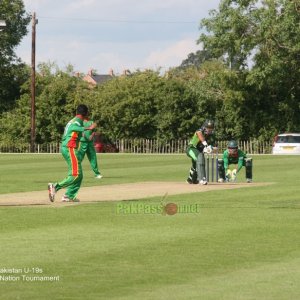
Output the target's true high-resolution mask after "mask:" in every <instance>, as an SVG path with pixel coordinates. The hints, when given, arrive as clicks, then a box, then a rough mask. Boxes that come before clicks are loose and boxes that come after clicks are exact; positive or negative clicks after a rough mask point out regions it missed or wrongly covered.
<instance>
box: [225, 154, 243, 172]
mask: <svg viewBox="0 0 300 300" xmlns="http://www.w3.org/2000/svg"><path fill="white" fill-rule="evenodd" d="M244 158H246V154H245V153H244V152H243V151H242V150H240V149H238V151H237V152H236V153H235V154H229V151H228V149H227V150H225V151H224V153H223V161H224V168H225V170H227V169H228V167H229V165H234V164H237V165H238V167H237V171H239V170H240V169H241V168H242V167H243V164H244Z"/></svg>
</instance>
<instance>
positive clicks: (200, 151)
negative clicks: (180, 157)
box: [186, 120, 215, 185]
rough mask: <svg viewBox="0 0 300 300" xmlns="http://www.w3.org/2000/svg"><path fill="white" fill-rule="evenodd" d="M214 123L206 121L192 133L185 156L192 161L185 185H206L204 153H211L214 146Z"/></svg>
mask: <svg viewBox="0 0 300 300" xmlns="http://www.w3.org/2000/svg"><path fill="white" fill-rule="evenodd" d="M214 127H215V126H214V121H212V120H206V121H205V122H204V124H203V125H202V127H201V128H200V129H198V130H196V132H195V133H194V135H193V137H192V139H191V140H190V142H189V145H188V147H187V149H186V154H187V156H188V157H190V158H191V159H192V167H191V169H190V172H189V177H188V178H187V180H186V181H187V183H189V184H198V183H200V184H201V185H207V179H206V171H205V157H204V153H211V152H212V150H213V145H214V144H215V134H214Z"/></svg>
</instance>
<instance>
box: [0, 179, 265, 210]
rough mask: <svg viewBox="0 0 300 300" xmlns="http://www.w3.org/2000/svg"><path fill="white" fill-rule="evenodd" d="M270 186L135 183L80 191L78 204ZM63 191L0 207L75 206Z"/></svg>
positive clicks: (4, 197)
mask: <svg viewBox="0 0 300 300" xmlns="http://www.w3.org/2000/svg"><path fill="white" fill-rule="evenodd" d="M269 184H271V183H214V182H212V183H209V184H208V185H205V186H203V185H199V184H195V185H194V184H187V183H185V182H138V183H124V184H114V185H103V186H101V185H99V186H93V187H82V188H81V189H80V191H79V194H78V198H79V199H80V203H89V202H101V201H123V200H136V199H144V198H150V197H156V196H161V197H163V196H164V195H166V194H167V195H178V194H189V193H200V192H208V191H213V190H228V189H238V188H250V187H258V186H264V185H269ZM64 192H65V190H60V191H58V192H57V193H56V195H55V202H53V203H52V202H50V201H49V199H48V191H47V189H45V190H44V191H33V192H22V193H13V194H1V195H0V206H23V205H24V206H27V205H47V206H58V205H74V204H78V203H66V202H61V197H62V195H63V193H64Z"/></svg>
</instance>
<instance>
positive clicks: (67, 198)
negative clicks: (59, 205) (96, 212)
mask: <svg viewBox="0 0 300 300" xmlns="http://www.w3.org/2000/svg"><path fill="white" fill-rule="evenodd" d="M61 201H62V202H80V200H79V199H78V198H76V197H75V198H73V199H70V198H69V197H68V196H67V195H63V196H62V198H61Z"/></svg>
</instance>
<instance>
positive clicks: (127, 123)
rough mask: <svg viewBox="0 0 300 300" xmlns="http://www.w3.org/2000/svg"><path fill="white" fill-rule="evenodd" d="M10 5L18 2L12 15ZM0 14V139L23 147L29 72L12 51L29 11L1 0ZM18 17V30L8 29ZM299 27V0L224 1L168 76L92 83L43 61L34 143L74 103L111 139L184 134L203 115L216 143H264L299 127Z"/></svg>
mask: <svg viewBox="0 0 300 300" xmlns="http://www.w3.org/2000/svg"><path fill="white" fill-rule="evenodd" d="M13 4H18V5H19V6H18V5H14V9H16V10H17V11H15V13H14V14H12V16H11V17H10V19H9V18H8V11H10V9H11V7H10V5H13ZM1 18H6V19H7V20H8V22H7V23H8V27H9V29H8V30H7V31H5V35H4V36H3V32H0V51H1V54H2V53H4V52H3V51H6V48H5V47H4V46H3V44H2V41H3V39H5V38H6V45H7V44H9V45H10V46H11V47H10V48H9V47H8V48H9V49H10V52H9V53H6V52H5V53H6V54H5V55H4V58H5V59H3V58H1V60H0V69H1V72H2V74H6V75H5V76H1V78H0V86H1V93H0V101H1V105H0V113H1V120H0V128H1V135H0V143H2V144H16V143H28V142H29V141H30V73H29V71H30V70H29V67H28V66H26V65H25V64H23V63H22V62H20V61H19V60H18V59H17V58H16V57H15V55H14V54H13V48H14V47H15V45H16V44H18V43H19V41H20V39H21V37H22V36H23V35H24V34H26V28H27V27H26V26H27V25H28V22H29V17H28V15H27V14H26V12H25V11H24V6H23V2H22V1H21V0H13V1H8V0H7V1H6V0H3V1H2V2H1V3H0V19H1ZM14 18H15V19H14ZM19 19H20V20H21V22H20V23H19V25H18V26H19V27H18V28H16V27H14V26H13V25H11V24H14V22H18V20H19ZM299 24H300V4H299V1H291V0H276V1H275V0H274V1H273V0H269V1H265V2H263V3H261V1H257V0H236V1H234V0H222V1H220V5H219V8H218V9H216V10H213V11H211V12H210V15H209V17H208V18H205V19H203V20H201V32H202V33H201V35H200V36H199V40H198V43H199V44H201V47H202V48H203V50H199V51H197V52H196V53H191V54H189V55H188V57H187V58H186V59H185V60H184V61H183V62H182V63H181V65H180V66H178V67H175V68H171V69H169V70H168V71H167V72H166V73H164V74H161V72H160V70H159V69H158V70H145V71H141V70H136V71H133V72H131V73H130V75H127V76H116V77H113V78H112V79H111V80H109V81H107V82H105V83H103V84H101V85H98V86H96V87H94V88H91V86H89V85H88V84H87V83H86V82H84V81H83V80H82V78H81V77H76V76H74V70H73V68H72V66H68V67H66V68H65V69H64V70H61V69H60V68H58V67H57V66H56V65H55V64H54V63H47V64H46V63H40V64H39V66H38V71H37V77H36V142H37V143H48V142H59V141H60V139H61V135H62V132H63V129H64V126H65V124H66V122H67V121H68V120H69V119H70V118H71V117H72V115H73V114H74V111H75V108H76V106H77V105H78V104H79V103H85V104H87V105H88V106H89V108H90V110H91V117H92V118H93V119H94V120H95V121H96V122H97V123H98V124H99V130H100V131H101V132H102V133H103V134H105V135H106V136H108V137H110V138H111V139H120V138H151V139H152V138H155V139H159V140H162V141H167V140H170V139H182V138H183V139H184V138H187V137H189V136H191V135H192V134H193V132H194V131H195V130H196V129H197V128H199V127H200V126H201V125H202V123H203V122H204V120H205V119H207V118H212V119H214V120H215V122H216V134H217V137H218V139H222V140H225V139H232V138H234V139H249V138H255V139H258V140H268V139H271V138H272V137H273V136H274V135H275V134H276V133H278V132H283V131H295V132H299V131H300V85H299V83H300V80H299V79H300V26H299ZM10 26H12V27H10ZM15 32H18V35H16V34H15ZM12 35H14V39H12ZM16 36H19V38H16ZM10 39H12V40H10ZM1 57H2V55H1Z"/></svg>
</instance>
